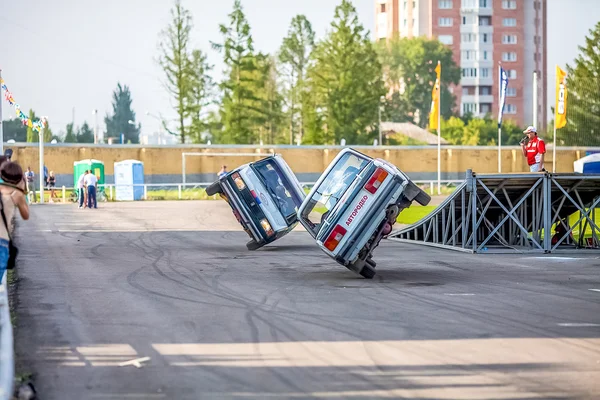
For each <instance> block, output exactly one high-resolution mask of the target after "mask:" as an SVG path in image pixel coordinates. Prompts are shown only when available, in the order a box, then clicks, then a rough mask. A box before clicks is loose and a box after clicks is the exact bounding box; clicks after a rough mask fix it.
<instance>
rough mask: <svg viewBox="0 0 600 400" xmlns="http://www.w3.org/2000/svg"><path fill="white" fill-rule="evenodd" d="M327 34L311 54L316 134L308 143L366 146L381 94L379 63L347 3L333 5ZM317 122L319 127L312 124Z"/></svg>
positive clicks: (382, 88) (309, 75)
mask: <svg viewBox="0 0 600 400" xmlns="http://www.w3.org/2000/svg"><path fill="white" fill-rule="evenodd" d="M331 28H332V29H331V32H330V33H329V34H328V35H327V36H326V37H325V39H324V40H322V41H321V42H319V43H318V44H317V45H316V47H315V49H314V51H313V60H314V65H312V66H311V67H309V70H308V79H309V84H310V90H311V96H312V97H313V98H314V100H315V103H316V113H315V114H314V115H313V116H312V117H313V120H312V121H310V123H312V124H313V126H315V127H317V129H318V130H319V131H320V132H311V133H310V135H309V137H310V139H311V140H321V139H322V140H324V141H325V142H326V143H339V142H340V140H341V139H342V138H344V139H345V140H346V143H348V144H356V143H367V142H369V141H370V139H371V138H372V137H374V135H373V136H370V135H369V134H368V131H369V129H370V130H371V132H375V131H374V130H373V128H375V127H376V123H377V120H378V113H379V103H380V97H381V96H383V95H384V94H385V88H384V85H383V80H382V78H381V75H382V69H381V64H380V63H379V61H378V59H377V53H376V52H375V50H374V48H373V45H372V43H371V41H370V40H369V38H368V35H367V33H365V30H364V28H363V26H362V25H361V24H360V23H359V21H358V16H357V14H356V9H355V8H354V6H353V5H352V3H351V2H350V1H349V0H342V2H341V3H340V5H339V6H337V7H336V10H335V17H334V20H333V22H332V23H331ZM319 122H322V125H321V126H316V125H317V124H318V123H319Z"/></svg>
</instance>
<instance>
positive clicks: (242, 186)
mask: <svg viewBox="0 0 600 400" xmlns="http://www.w3.org/2000/svg"><path fill="white" fill-rule="evenodd" d="M232 178H233V181H234V182H235V185H236V186H237V188H238V190H244V189H245V188H246V184H245V183H244V181H243V180H242V177H241V176H240V174H238V173H235V174H233V175H232Z"/></svg>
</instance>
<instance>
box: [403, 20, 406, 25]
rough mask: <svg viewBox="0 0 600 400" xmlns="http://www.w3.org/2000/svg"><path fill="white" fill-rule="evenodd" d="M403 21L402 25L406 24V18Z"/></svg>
mask: <svg viewBox="0 0 600 400" xmlns="http://www.w3.org/2000/svg"><path fill="white" fill-rule="evenodd" d="M403 23H404V26H406V18H405V19H404V21H403Z"/></svg>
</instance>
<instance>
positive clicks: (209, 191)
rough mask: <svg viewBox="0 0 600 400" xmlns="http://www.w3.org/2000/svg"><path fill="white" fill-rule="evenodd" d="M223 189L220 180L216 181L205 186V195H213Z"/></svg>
mask: <svg viewBox="0 0 600 400" xmlns="http://www.w3.org/2000/svg"><path fill="white" fill-rule="evenodd" d="M222 191H223V190H222V189H221V182H219V181H216V182H215V183H213V184H212V185H210V186H209V187H207V188H206V195H207V196H214V195H215V194H218V193H221V192H222Z"/></svg>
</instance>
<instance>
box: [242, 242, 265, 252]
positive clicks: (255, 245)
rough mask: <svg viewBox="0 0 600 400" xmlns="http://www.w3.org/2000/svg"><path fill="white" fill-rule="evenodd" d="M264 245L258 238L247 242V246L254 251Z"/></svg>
mask: <svg viewBox="0 0 600 400" xmlns="http://www.w3.org/2000/svg"><path fill="white" fill-rule="evenodd" d="M262 246H263V245H262V244H260V243H258V242H257V241H256V240H251V241H249V242H248V243H246V248H247V249H248V250H250V251H254V250H258V249H260V248H261V247H262Z"/></svg>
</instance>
